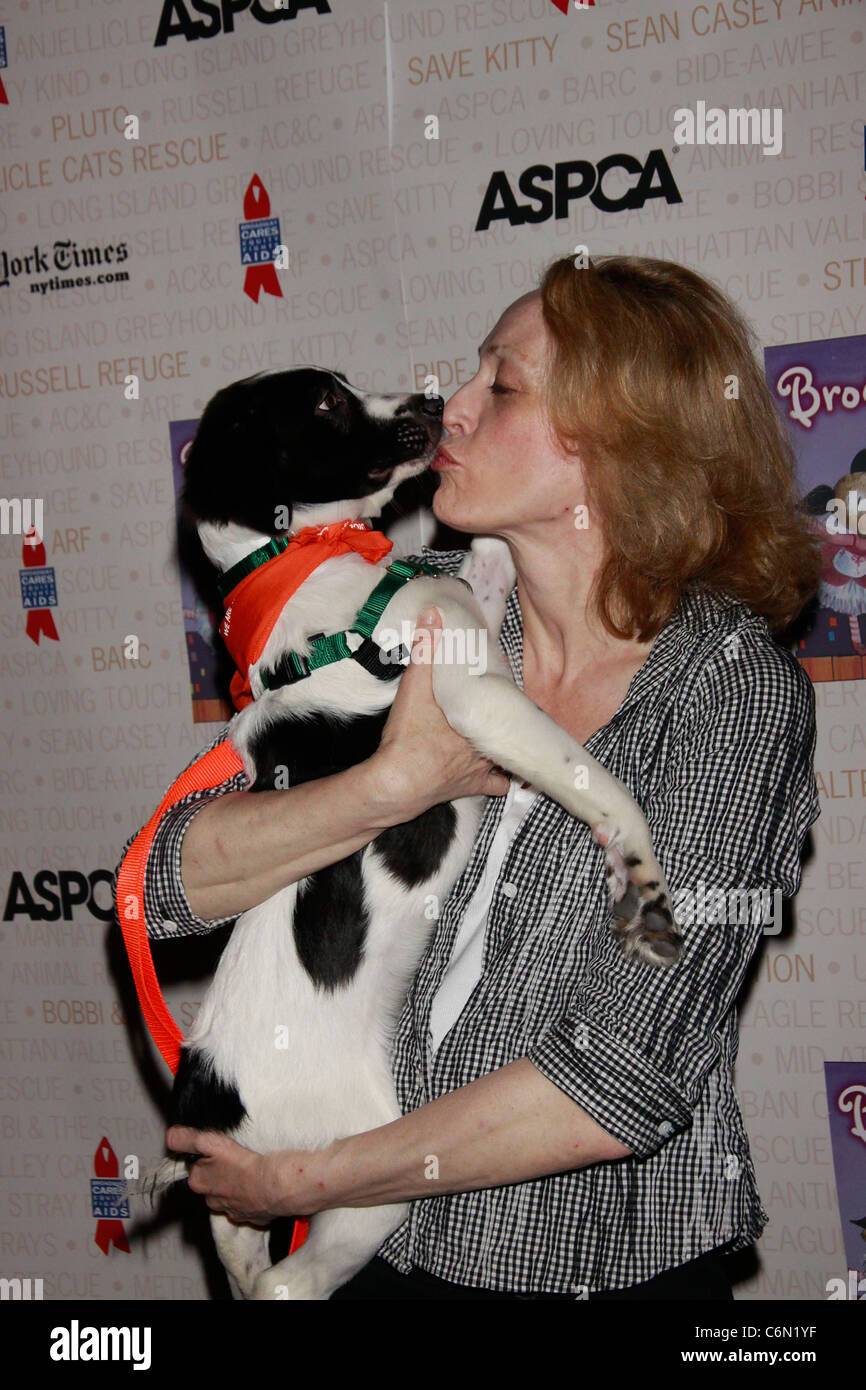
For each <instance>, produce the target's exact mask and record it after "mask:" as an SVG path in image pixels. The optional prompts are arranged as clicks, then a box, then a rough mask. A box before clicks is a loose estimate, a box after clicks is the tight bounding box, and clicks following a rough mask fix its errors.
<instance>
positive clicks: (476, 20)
mask: <svg viewBox="0 0 866 1390" xmlns="http://www.w3.org/2000/svg"><path fill="white" fill-rule="evenodd" d="M0 19H2V27H0V84H2V94H0V192H2V200H0V354H2V363H0V490H2V494H3V502H2V535H0V556H2V565H0V623H2V634H3V644H2V651H0V666H2V713H3V718H2V735H0V737H2V743H0V749H2V759H0V784H2V793H3V797H2V810H0V828H2V832H3V834H2V846H0V854H2V880H0V891H2V903H3V920H2V924H0V938H2V954H0V969H2V977H0V980H2V982H0V1019H2V1032H0V1176H2V1185H0V1276H2V1277H3V1278H4V1279H6V1280H8V1281H10V1283H9V1284H8V1285H4V1286H3V1289H4V1296H16V1294H17V1293H20V1294H21V1295H22V1296H27V1293H28V1292H29V1293H30V1296H32V1297H39V1296H42V1297H44V1298H46V1299H48V1298H51V1299H73V1298H75V1299H78V1298H83V1299H94V1300H98V1299H141V1298H152V1299H178V1298H191V1299H198V1298H206V1297H209V1296H212V1295H213V1294H214V1292H222V1293H223V1294H224V1293H225V1286H220V1285H219V1282H218V1277H217V1276H215V1275H214V1273H213V1271H212V1269H211V1267H210V1266H209V1264H208V1261H207V1258H206V1254H205V1253H203V1252H206V1250H207V1240H208V1237H207V1229H206V1222H205V1221H204V1218H203V1216H202V1218H201V1219H199V1218H198V1217H196V1216H195V1214H194V1212H192V1211H191V1209H190V1207H189V1205H188V1204H187V1205H186V1206H184V1204H183V1202H180V1203H179V1207H178V1209H177V1210H176V1211H175V1212H174V1214H173V1215H170V1216H169V1217H167V1218H166V1217H164V1218H163V1219H161V1220H158V1221H156V1222H155V1223H152V1224H151V1226H150V1227H149V1228H148V1230H147V1233H146V1234H144V1233H142V1231H141V1230H140V1221H139V1219H138V1216H137V1214H136V1213H135V1212H133V1213H132V1214H130V1213H129V1212H128V1210H127V1208H126V1207H125V1206H124V1205H123V1203H122V1202H121V1201H120V1200H119V1198H118V1191H117V1180H118V1179H119V1178H122V1177H123V1175H124V1172H125V1171H127V1167H128V1159H129V1157H130V1156H138V1158H139V1159H140V1160H142V1161H147V1160H149V1159H151V1158H153V1157H154V1156H158V1155H159V1154H160V1153H161V1152H162V1142H163V1133H164V1125H163V1121H162V1117H161V1109H160V1107H161V1105H162V1104H163V1103H164V1100H165V1095H166V1081H167V1074H166V1073H165V1069H164V1068H163V1067H162V1065H161V1063H159V1062H158V1059H157V1061H155V1060H154V1056H153V1054H152V1052H151V1051H150V1050H149V1049H148V1048H147V1047H146V1046H145V1045H144V1043H143V1042H142V1040H141V1034H140V1029H139V1027H138V1022H137V1017H136V1010H135V1006H134V996H133V997H132V998H131V996H130V992H129V979H128V972H127V970H126V966H125V960H124V958H123V955H122V951H119V950H118V936H119V934H118V932H117V929H116V927H114V926H113V925H112V921H113V910H112V880H113V873H114V869H115V867H116V865H117V862H118V859H119V857H120V852H121V848H122V846H123V843H124V841H125V840H126V838H127V837H128V836H129V835H130V834H131V832H132V831H133V830H135V829H137V828H138V827H139V826H141V825H142V824H143V823H144V822H145V821H146V820H147V819H148V818H149V816H150V815H151V813H152V811H153V810H154V808H155V806H156V805H157V803H158V802H159V800H160V798H161V796H162V794H163V792H164V791H165V789H166V788H167V786H168V785H169V784H170V783H171V782H172V781H173V779H174V777H175V776H176V774H177V773H178V772H179V770H180V769H181V768H182V767H183V766H184V765H185V764H186V763H187V762H188V761H189V760H190V759H191V758H192V757H193V755H194V754H195V752H196V751H197V750H198V749H200V748H202V747H204V746H205V744H206V743H208V742H209V741H210V740H211V739H212V738H213V736H214V734H215V733H216V731H217V727H218V722H222V720H223V718H224V713H223V712H224V710H225V708H226V707H225V705H224V704H223V703H222V699H221V696H222V694H223V692H222V691H221V690H220V689H219V688H218V685H217V684H216V683H215V681H214V638H213V633H212V631H211V617H212V614H211V613H210V612H209V610H208V606H207V603H206V602H203V601H202V599H201V598H200V597H199V596H198V595H197V593H196V590H195V588H194V586H193V584H192V583H191V581H190V580H189V579H187V578H185V577H184V576H183V575H182V574H181V568H180V566H179V562H178V557H177V527H176V492H177V486H178V482H179V479H180V476H181V473H182V465H183V452H184V448H185V445H186V444H187V443H188V441H189V438H190V437H191V435H192V432H193V431H194V428H195V422H196V420H197V418H198V417H199V415H200V413H201V411H202V408H203V406H204V404H205V402H206V401H207V400H208V398H209V397H210V396H211V395H212V393H213V392H214V391H216V390H217V389H218V388H220V387H221V386H224V385H225V384H227V383H228V382H230V381H232V380H234V379H236V378H238V377H242V376H247V375H250V374H252V373H253V372H256V371H261V370H265V369H268V368H276V367H285V366H290V365H292V364H293V363H316V364H320V365H325V366H333V367H336V368H339V369H341V370H343V371H344V372H346V373H347V374H348V375H349V377H350V378H351V379H352V380H353V381H355V382H356V383H357V384H359V385H360V386H365V387H374V388H378V389H383V390H398V389H409V388H413V389H418V390H423V389H424V386H425V383H426V382H427V379H428V378H429V377H430V376H435V377H436V378H438V381H439V383H440V384H441V389H442V392H443V393H444V394H445V395H448V394H450V393H451V391H453V390H454V389H455V388H456V387H457V386H459V385H460V384H461V383H462V382H465V381H467V380H468V379H469V378H470V377H471V375H472V374H473V370H474V365H473V364H474V363H475V361H476V350H477V347H478V344H479V343H480V342H481V340H482V339H483V337H484V336H485V334H486V333H487V332H488V330H489V329H490V328H491V327H492V325H493V323H494V322H495V321H496V319H497V318H498V316H499V315H500V313H501V312H502V310H503V309H504V308H505V306H506V305H507V304H508V303H509V302H511V301H512V300H513V299H514V298H516V297H517V296H518V295H519V294H520V293H522V292H524V291H526V290H527V289H529V288H531V287H532V286H533V285H534V284H535V283H536V281H537V279H538V276H539V274H540V272H541V270H542V268H543V266H544V265H545V264H546V263H547V261H549V259H550V258H551V257H553V256H555V255H563V254H569V253H574V254H577V248H580V247H585V248H586V250H587V251H588V252H589V254H590V255H593V254H602V253H606V252H628V253H636V254H641V255H652V256H659V257H664V258H670V259H673V260H676V261H680V262H683V263H685V264H687V265H690V266H692V267H694V268H696V269H698V270H700V271H701V272H703V273H704V274H706V275H708V276H709V277H711V278H712V279H713V280H714V281H715V282H716V283H718V284H719V285H720V286H721V287H722V288H723V289H724V290H725V291H726V292H727V293H728V294H729V295H730V296H731V298H732V299H733V300H734V301H735V302H736V303H737V304H738V305H739V306H740V307H741V308H742V309H743V310H744V311H745V313H746V314H747V316H748V317H749V319H750V320H751V321H752V323H753V324H754V326H755V328H756V331H757V335H758V338H759V340H760V343H761V346H762V348H763V349H765V350H766V365H767V371H768V377H769V380H770V383H771V386H772V388H773V390H774V392H775V394H776V396H777V399H778V402H779V409H780V410H781V411H782V412H783V414H784V416H785V419H786V421H787V423H788V427H789V428H790V430H791V433H792V437H793V438H794V441H795V446H796V448H797V452H798V459H799V460H800V466H801V470H802V482H803V491H804V494H805V493H807V492H808V493H809V494H810V498H811V499H812V502H811V505H812V509H813V510H814V512H815V515H816V525H818V526H823V527H824V530H825V534H826V536H827V546H828V550H827V556H826V564H825V582H824V584H823V586H822V594H821V606H820V610H819V613H818V616H817V618H816V624H815V628H814V630H813V632H812V633H811V635H810V636H809V637H808V638H804V641H803V643H802V644H801V647H800V649H799V650H798V655H799V657H800V659H801V660H802V661H803V662H804V665H805V666H806V668H807V669H808V670H809V673H810V675H811V677H812V679H813V680H814V682H815V690H816V696H817V703H818V719H819V742H818V751H817V760H816V771H817V776H818V782H819V788H820V791H821V795H822V802H823V814H822V816H821V819H820V820H819V821H818V822H817V824H816V825H815V827H814V828H813V833H812V839H811V843H810V845H809V849H808V856H807V863H806V866H805V870H804V878H803V888H802V892H801V893H800V896H799V898H798V899H797V901H796V904H795V906H794V907H793V910H792V911H791V913H790V914H789V916H788V917H787V918H786V921H785V925H784V929H783V930H782V931H781V932H779V933H778V934H768V936H767V938H766V943H765V948H764V949H763V951H762V954H761V957H760V960H759V962H758V963H757V965H756V968H755V971H754V975H753V978H752V980H751V981H750V985H749V989H748V993H747V995H746V997H745V1001H744V1005H743V1009H742V1014H741V1044H740V1060H739V1065H738V1074H737V1075H738V1087H739V1092H740V1097H741V1102H742V1108H743V1113H744V1116H745V1120H746V1124H747V1128H748V1131H749V1134H750V1136H751V1144H752V1152H753V1155H754V1159H755V1164H756V1168H757V1172H758V1178H759V1183H760V1188H761V1193H762V1197H763V1200H764V1204H765V1206H766V1208H767V1211H768V1212H769V1214H770V1217H771V1222H770V1225H769V1226H768V1228H767V1230H766V1232H765V1234H764V1237H763V1239H762V1240H761V1242H760V1244H759V1247H758V1252H759V1259H758V1261H757V1262H756V1263H755V1264H754V1266H753V1267H752V1268H751V1269H750V1270H749V1269H747V1270H745V1276H746V1277H745V1278H744V1279H743V1281H742V1282H741V1283H740V1284H739V1285H738V1288H737V1296H738V1297H739V1298H742V1299H746V1300H748V1299H767V1300H782V1299H793V1300H804V1301H809V1300H824V1299H827V1298H853V1297H856V1296H857V1292H858V1276H859V1277H862V1274H863V1271H864V1268H866V1266H864V1263H863V1260H864V1255H866V1245H864V1243H863V1235H864V1230H866V1181H864V1174H866V1114H863V1113H861V1107H862V1105H863V1102H864V1099H866V1061H864V1058H866V1050H864V1042H866V1031H864V1027H866V989H864V983H866V950H864V946H866V891H864V890H866V863H864V860H866V854H864V846H866V539H864V536H863V534H862V533H863V532H866V516H863V512H864V511H866V452H864V451H866V351H864V346H866V295H864V290H866V173H864V118H866V104H864V96H866V71H864V67H866V65H864V58H866V42H864V34H866V7H864V6H863V5H861V4H844V3H842V0H838V3H834V2H833V0H711V2H710V3H706V4H694V3H692V0H681V2H680V3H668V4H664V5H659V4H656V3H651V4H645V3H640V4H638V3H634V2H633V0H626V2H625V3H616V0H607V3H598V4H595V5H589V4H586V5H575V4H574V3H571V4H569V3H568V0H465V3H453V4H451V3H444V0H443V3H441V4H432V5H431V4H426V3H417V0H390V3H388V4H382V3H374V0H333V3H328V2H327V0H307V3H303V0H285V3H283V4H282V5H275V4H274V3H273V0H6V3H5V4H4V7H3V11H2V15H0ZM732 108H737V109H739V108H742V109H743V110H754V112H755V113H756V117H755V120H754V121H752V120H751V119H749V120H745V121H743V122H742V123H738V122H737V120H735V119H734V118H733V117H731V115H730V112H731V110H732ZM858 456H859V457H858ZM238 464H239V467H242V465H243V461H242V459H241V458H239V459H238ZM861 502H862V506H861ZM837 504H838V506H842V505H843V504H844V506H845V507H846V508H847V514H848V517H849V524H848V526H847V527H844V526H843V528H842V531H841V533H840V532H839V529H838V527H837V528H836V530H835V531H834V530H833V527H832V526H831V525H830V518H831V517H833V518H834V517H837V511H838V508H837ZM858 516H860V517H862V529H861V530H860V531H858V525H857V518H858ZM389 533H390V534H391V535H392V537H394V539H395V542H396V543H397V544H398V545H399V547H400V548H402V549H404V550H411V549H412V548H413V547H417V545H418V544H419V543H420V541H421V540H425V541H426V540H429V539H430V538H431V537H432V536H433V534H434V525H433V523H432V518H431V516H430V514H429V511H424V510H423V509H421V510H416V511H415V512H411V513H409V514H408V515H406V516H404V517H403V518H402V519H400V520H398V521H397V522H396V523H395V525H394V526H392V527H391V529H390V532H389ZM170 949H171V950H174V951H175V952H176V953H177V954H176V955H174V956H172V955H171V954H170V953H169V954H168V955H167V954H166V953H165V951H164V952H163V954H162V956H161V957H160V961H161V965H162V966H164V967H165V968H166V970H167V971H168V975H169V977H170V983H169V986H168V988H167V996H168V998H169V1002H170V1004H171V1006H172V1008H173V1010H174V1012H175V1014H176V1016H177V1017H178V1019H179V1020H180V1021H181V1023H182V1024H184V1025H188V1023H189V1022H190V1020H191V1019H192V1017H193V1016H194V1013H195V1010H196V1007H197V1004H198V1000H199V998H200V997H201V991H202V988H203V980H204V979H205V978H206V976H205V975H204V974H203V972H202V969H201V964H200V961H198V960H197V961H196V969H193V968H192V966H191V965H190V964H189V960H190V958H189V957H188V956H187V955H185V954H184V952H185V951H186V949H187V943H181V942H179V943H178V944H177V946H176V947H174V948H170ZM834 1145H835V1148H834ZM834 1158H835V1164H834ZM858 1193H859V1195H858ZM858 1202H859V1205H858ZM178 1213H180V1214H178ZM16 1279H17V1280H21V1281H22V1283H21V1285H20V1286H19V1287H18V1288H17V1289H16V1286H15V1284H14V1281H15V1280H16ZM27 1280H30V1281H31V1283H30V1285H27V1284H26V1281H27ZM861 1296H862V1291H861Z"/></svg>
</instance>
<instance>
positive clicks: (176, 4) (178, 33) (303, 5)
mask: <svg viewBox="0 0 866 1390" xmlns="http://www.w3.org/2000/svg"><path fill="white" fill-rule="evenodd" d="M243 10H249V12H250V14H251V15H252V17H253V19H257V20H258V22H259V24H279V22H280V20H282V19H297V17H298V14H299V13H300V11H301V10H315V11H316V14H330V13H331V7H330V5H329V4H328V0H273V3H272V5H271V6H270V7H269V8H268V9H265V8H264V6H263V5H261V4H259V0H252V3H251V2H250V0H164V4H163V7H162V14H161V15H160V17H159V28H158V29H157V31H156V38H155V39H154V41H153V46H154V48H162V46H163V44H166V43H168V41H169V39H176V38H184V39H186V41H187V43H192V42H193V40H194V39H214V38H216V36H217V34H233V33H234V31H235V15H236V14H240V13H241V12H242V11H243ZM190 12H192V13H190ZM193 14H198V15H204V18H203V19H193V17H192V16H193Z"/></svg>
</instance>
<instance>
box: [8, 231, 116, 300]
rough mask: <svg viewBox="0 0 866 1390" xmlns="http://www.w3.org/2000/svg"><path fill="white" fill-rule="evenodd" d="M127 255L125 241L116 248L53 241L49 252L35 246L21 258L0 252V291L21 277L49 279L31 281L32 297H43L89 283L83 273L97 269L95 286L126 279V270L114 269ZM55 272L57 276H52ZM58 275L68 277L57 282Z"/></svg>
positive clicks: (87, 277) (89, 280) (88, 279)
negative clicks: (47, 292) (44, 277)
mask: <svg viewBox="0 0 866 1390" xmlns="http://www.w3.org/2000/svg"><path fill="white" fill-rule="evenodd" d="M128 256H129V247H128V245H127V243H126V242H125V241H119V242H118V243H117V245H116V246H114V245H102V246H79V245H78V242H77V241H55V242H54V244H53V246H52V247H51V250H50V251H45V250H43V248H42V247H41V246H34V247H33V250H32V251H28V252H27V253H26V254H21V255H15V254H14V253H13V254H11V255H10V254H9V252H8V251H0V289H8V288H9V286H10V285H11V284H12V282H13V280H17V279H18V278H19V277H20V276H34V275H40V276H42V275H44V276H48V277H51V278H49V279H45V280H32V281H31V284H30V291H31V293H32V294H45V292H46V291H47V290H56V289H71V288H72V287H73V286H74V285H81V284H83V283H84V284H92V283H93V277H92V276H91V275H90V274H85V273H83V272H89V271H91V270H98V269H101V270H102V273H101V274H99V275H97V276H96V277H95V278H96V282H97V283H103V282H105V281H109V280H128V279H129V275H128V273H127V272H126V271H120V272H118V271H117V270H116V267H117V266H119V265H122V264H123V262H124V261H125V260H126V259H127V257H128ZM109 267H110V269H109ZM54 271H56V272H59V274H56V275H52V272H54ZM61 275H68V276H69V278H68V280H67V279H60V276H61Z"/></svg>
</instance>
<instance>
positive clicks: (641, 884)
mask: <svg viewBox="0 0 866 1390" xmlns="http://www.w3.org/2000/svg"><path fill="white" fill-rule="evenodd" d="M596 838H597V839H598V841H599V843H600V844H601V845H602V846H603V847H604V857H605V863H606V865H607V886H608V889H609V891H610V895H611V899H612V903H613V908H612V911H613V919H614V920H613V924H612V926H611V931H612V932H613V935H614V936H615V937H616V938H617V940H619V941H621V942H622V945H623V948H624V950H625V953H626V955H627V956H637V958H638V960H641V961H643V963H644V964H645V965H653V966H662V967H664V966H668V965H674V964H675V963H676V961H678V960H679V958H680V955H681V954H682V946H683V937H682V932H681V931H680V929H679V926H678V925H677V922H676V918H675V917H674V914H673V910H672V908H671V903H670V899H669V897H668V893H667V888H666V886H665V884H664V881H663V880H662V878H661V876H660V874H661V871H660V870H659V869H657V868H653V866H652V865H649V864H646V863H645V862H644V861H643V860H640V859H638V857H637V856H636V855H634V854H626V853H625V849H624V846H623V842H622V835H621V833H620V832H619V830H617V829H616V828H615V827H613V826H610V825H602V826H599V827H597V830H596ZM653 873H658V875H659V877H649V874H653Z"/></svg>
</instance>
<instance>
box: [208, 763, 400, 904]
mask: <svg viewBox="0 0 866 1390" xmlns="http://www.w3.org/2000/svg"><path fill="white" fill-rule="evenodd" d="M413 809H414V808H410V812H411V810H413ZM407 818H408V817H407V814H406V813H405V811H403V810H401V809H399V808H398V807H397V806H396V804H395V802H394V801H393V800H392V799H391V798H389V797H388V795H387V791H386V789H385V787H384V786H382V785H381V784H380V781H379V779H378V777H377V773H376V767H375V765H374V764H373V763H372V760H371V759H367V761H366V762H364V763H359V764H357V765H356V766H355V767H351V768H348V769H347V770H346V771H345V772H338V773H335V774H334V775H333V776H331V777H321V778H319V779H317V780H316V781H314V782H303V783H301V784H300V786H297V787H289V788H287V789H286V790H284V791H267V792H253V793H251V792H248V791H240V792H227V793H226V794H225V795H224V796H220V797H217V798H216V799H215V800H214V801H213V802H212V803H211V804H210V805H209V806H206V807H205V808H204V810H202V811H199V813H198V815H196V816H195V818H194V819H193V820H192V821H191V822H190V825H189V827H188V829H187V831H186V833H185V835H184V837H183V843H182V846H181V879H182V881H183V886H184V891H185V893H186V896H187V901H188V902H189V905H190V907H191V908H192V911H193V912H194V913H195V915H196V916H197V917H201V918H203V919H204V920H205V921H211V920H213V919H214V918H218V917H230V916H236V915H237V914H239V913H241V912H247V911H248V910H249V909H250V908H251V907H257V906H258V904H259V903H262V902H265V901H266V899H267V898H270V897H271V896H272V895H273V894H274V893H277V892H278V891H279V890H280V889H281V888H286V887H287V886H288V885H289V884H290V883H297V881H298V879H301V878H303V877H304V876H305V875H306V874H311V873H315V871H316V870H317V869H322V868H324V867H325V866H326V865H328V864H336V863H337V862H338V861H339V860H341V859H345V858H346V857H347V855H350V854H354V852H355V850H358V849H361V848H362V847H363V846H364V845H367V844H369V843H370V841H371V840H373V839H375V837H376V836H377V835H378V834H379V833H380V831H382V830H383V829H386V828H387V827H388V826H390V825H395V824H399V823H400V821H401V820H405V819H407Z"/></svg>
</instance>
